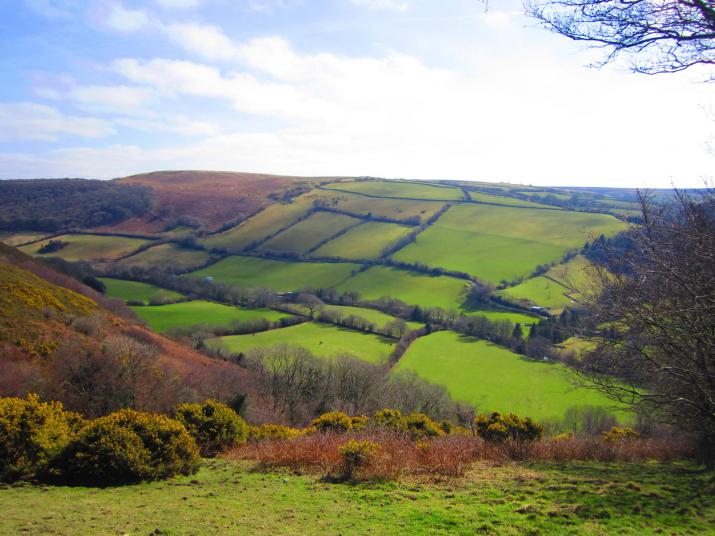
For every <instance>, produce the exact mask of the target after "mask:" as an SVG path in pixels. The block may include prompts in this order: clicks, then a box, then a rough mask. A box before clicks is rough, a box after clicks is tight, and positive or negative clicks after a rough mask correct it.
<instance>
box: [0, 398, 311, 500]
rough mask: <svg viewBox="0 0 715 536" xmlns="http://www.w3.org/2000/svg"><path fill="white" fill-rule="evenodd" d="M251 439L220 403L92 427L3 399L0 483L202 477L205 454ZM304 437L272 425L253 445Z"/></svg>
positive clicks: (125, 416)
mask: <svg viewBox="0 0 715 536" xmlns="http://www.w3.org/2000/svg"><path fill="white" fill-rule="evenodd" d="M248 431H249V430H248V425H247V424H246V423H245V421H244V420H243V419H242V418H241V417H239V416H238V414H236V412H235V411H233V410H232V409H231V408H229V407H228V406H225V405H223V404H221V403H219V402H217V401H215V400H208V401H206V402H205V403H203V404H181V405H179V406H178V407H177V408H176V419H174V418H171V417H169V416H166V415H161V414H155V413H147V412H142V411H136V410H133V409H121V410H119V411H116V412H114V413H111V414H109V415H106V416H103V417H99V418H96V419H93V420H89V421H87V420H84V419H83V418H82V417H81V416H80V415H79V414H77V413H72V412H69V411H65V410H64V409H63V406H62V404H61V403H59V402H42V401H40V399H39V398H38V397H37V396H36V395H29V396H28V397H27V399H21V398H0V481H3V480H15V479H18V478H44V479H48V480H52V481H54V482H58V483H78V484H86V485H100V486H105V485H117V484H126V483H135V482H141V481H147V480H159V479H163V478H168V477H171V476H174V475H178V474H183V475H189V474H193V473H194V472H196V470H197V469H198V467H199V464H200V461H201V458H200V452H201V451H203V452H204V453H206V454H215V453H216V452H217V451H218V450H221V449H224V448H226V447H228V446H233V445H235V444H237V443H241V442H243V441H245V440H246V438H247V436H248ZM301 433H303V432H302V431H300V430H295V429H291V428H287V427H281V426H271V425H265V426H262V427H255V428H254V431H253V434H254V437H255V439H256V440H259V439H265V438H283V439H285V438H290V437H295V436H296V435H298V434H301ZM199 447H200V449H201V450H200V449H199Z"/></svg>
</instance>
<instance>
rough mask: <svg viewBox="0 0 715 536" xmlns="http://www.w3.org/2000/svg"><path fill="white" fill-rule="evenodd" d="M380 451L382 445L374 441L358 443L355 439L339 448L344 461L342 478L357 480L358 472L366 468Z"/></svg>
mask: <svg viewBox="0 0 715 536" xmlns="http://www.w3.org/2000/svg"><path fill="white" fill-rule="evenodd" d="M379 450H380V445H379V444H377V443H375V442H374V441H367V440H365V441H356V440H354V439H351V440H350V441H348V442H347V443H344V444H343V445H341V446H340V447H338V452H339V453H340V456H341V457H342V461H343V467H342V470H341V477H342V478H343V479H344V480H352V479H353V478H355V477H356V476H357V474H358V471H360V470H361V469H364V468H366V467H367V466H368V465H369V464H370V462H371V461H372V460H373V459H374V457H375V455H376V454H377V453H378V452H379Z"/></svg>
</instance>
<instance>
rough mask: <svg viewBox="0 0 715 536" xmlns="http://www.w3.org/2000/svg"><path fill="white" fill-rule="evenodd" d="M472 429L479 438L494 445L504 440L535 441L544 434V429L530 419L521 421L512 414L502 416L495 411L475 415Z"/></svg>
mask: <svg viewBox="0 0 715 536" xmlns="http://www.w3.org/2000/svg"><path fill="white" fill-rule="evenodd" d="M474 428H475V430H476V432H477V435H478V436H479V437H481V438H482V439H484V440H485V441H491V442H495V443H500V442H503V441H506V440H511V441H535V440H537V439H540V438H541V436H542V435H543V433H544V429H543V428H542V427H541V426H540V425H538V424H537V423H535V422H534V421H532V420H531V417H526V418H525V419H522V418H520V417H518V416H517V415H514V414H513V413H510V414H508V415H502V414H501V413H498V412H496V411H495V412H494V413H492V414H490V415H484V414H481V415H477V417H475V418H474Z"/></svg>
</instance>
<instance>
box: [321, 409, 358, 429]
mask: <svg viewBox="0 0 715 536" xmlns="http://www.w3.org/2000/svg"><path fill="white" fill-rule="evenodd" d="M311 424H312V425H313V426H314V427H315V428H316V429H317V430H318V431H319V432H347V431H348V430H350V429H352V419H351V418H350V417H349V416H348V415H346V414H345V413H343V412H342V411H331V412H330V413H323V414H322V415H321V416H320V417H318V418H317V419H313V422H312V423H311Z"/></svg>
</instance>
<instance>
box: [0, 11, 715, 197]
mask: <svg viewBox="0 0 715 536" xmlns="http://www.w3.org/2000/svg"><path fill="white" fill-rule="evenodd" d="M601 54H602V53H601V52H599V51H595V50H593V49H589V48H587V47H586V46H584V45H583V44H577V43H573V42H571V41H569V40H567V39H565V38H563V37H560V36H557V35H554V34H551V33H549V32H547V31H545V30H543V29H541V28H539V27H538V25H537V24H536V23H535V22H534V21H533V20H530V19H529V18H527V17H526V16H524V14H523V9H522V6H521V1H520V0H491V1H490V2H489V6H488V9H485V5H484V3H483V2H481V1H480V0H440V1H439V2H436V1H434V0H148V1H145V2H137V1H133V0H94V1H91V0H0V80H1V81H2V84H0V178H5V179H9V178H36V177H87V178H113V177H120V176H125V175H129V174H134V173H140V172H148V171H156V170H167V169H210V170H230V171H246V172H261V173H277V174H285V175H303V176H336V175H339V176H377V177H387V178H410V179H460V180H480V181H494V182H497V181H504V182H512V183H524V184H538V185H572V186H612V187H619V186H624V187H625V186H628V187H632V186H639V187H645V186H648V187H669V186H671V185H675V186H680V187H698V186H702V185H703V184H704V183H705V182H707V181H708V180H710V179H712V178H713V176H714V175H715V173H713V172H714V171H715V149H713V146H715V83H706V82H704V80H705V79H706V78H707V76H708V74H709V73H707V72H704V71H703V70H689V71H686V72H684V73H679V74H676V75H661V76H647V75H637V74H633V73H631V72H629V70H628V65H627V63H626V62H625V61H622V62H618V63H616V64H614V65H609V66H607V67H605V68H601V69H595V68H590V67H589V65H590V64H592V63H593V62H594V61H595V60H596V59H598V58H599V57H601Z"/></svg>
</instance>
